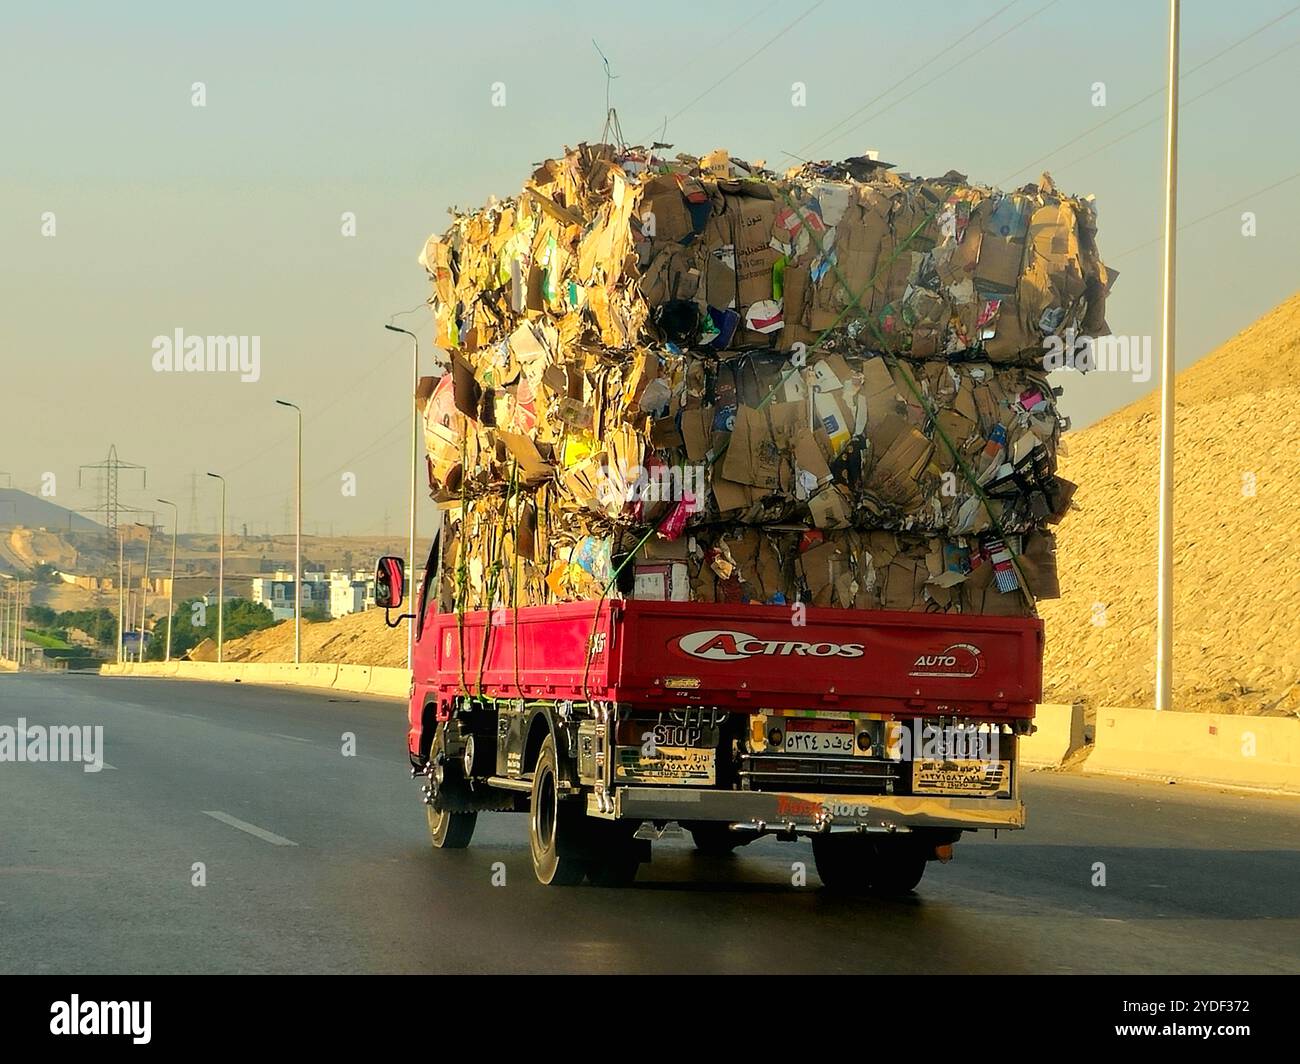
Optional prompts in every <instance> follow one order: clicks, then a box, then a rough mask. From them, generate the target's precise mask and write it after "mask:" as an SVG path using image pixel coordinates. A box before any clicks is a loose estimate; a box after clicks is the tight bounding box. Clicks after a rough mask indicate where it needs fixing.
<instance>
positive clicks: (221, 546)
mask: <svg viewBox="0 0 1300 1064" xmlns="http://www.w3.org/2000/svg"><path fill="white" fill-rule="evenodd" d="M208 476H210V477H211V478H212V479H213V480H219V481H221V534H220V535H219V536H218V537H217V544H218V546H217V664H218V665H220V664H221V651H222V646H223V644H224V643H225V636H226V627H225V618H226V478H225V477H223V476H222V475H221V474H220V473H209V474H208Z"/></svg>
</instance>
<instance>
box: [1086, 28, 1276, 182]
mask: <svg viewBox="0 0 1300 1064" xmlns="http://www.w3.org/2000/svg"><path fill="white" fill-rule="evenodd" d="M1298 44H1300V37H1298V38H1296V39H1295V40H1294V41H1292V42H1291V43H1290V44H1288V45H1285V46H1284V47H1282V48H1279V49H1278V50H1277V51H1276V52H1274V53H1273V54H1272V55H1270V56H1268V57H1266V58H1264V59H1261V60H1260V61H1259V62H1258V63H1256V64H1255V65H1254V66H1248V67H1245V68H1244V69H1242V70H1238V71H1237V72H1236V73H1235V74H1232V75H1230V76H1229V77H1226V78H1224V79H1223V80H1222V81H1219V82H1215V84H1213V85H1211V86H1210V87H1209V88H1207V89H1206V90H1205V91H1204V92H1200V93H1197V94H1196V95H1195V96H1193V97H1192V98H1191V99H1189V100H1186V101H1185V102H1183V103H1182V104H1180V105H1179V107H1178V111H1179V113H1180V114H1181V113H1182V111H1183V109H1184V108H1186V107H1190V106H1191V105H1192V104H1194V103H1195V102H1196V101H1197V100H1203V99H1205V97H1207V96H1209V95H1210V94H1211V93H1214V92H1218V91H1219V90H1220V89H1221V88H1223V86H1225V85H1227V84H1228V83H1229V82H1230V81H1236V80H1237V79H1238V78H1240V77H1245V76H1246V75H1247V74H1253V73H1254V72H1255V71H1257V70H1258V69H1259V68H1260V67H1262V66H1264V65H1265V64H1266V63H1271V62H1272V61H1273V60H1274V59H1276V58H1277V57H1278V56H1280V55H1282V54H1283V53H1284V52H1289V51H1290V50H1291V49H1292V48H1294V47H1295V46H1296V45H1298ZM1162 121H1164V115H1156V117H1155V118H1153V119H1151V120H1150V121H1148V122H1143V123H1142V124H1141V125H1140V126H1134V127H1133V128H1132V129H1130V130H1129V131H1128V132H1127V133H1121V134H1120V135H1119V136H1118V137H1116V138H1115V139H1114V140H1108V141H1107V142H1106V143H1105V144H1103V145H1102V146H1101V147H1099V148H1094V149H1093V150H1092V151H1090V152H1087V153H1085V154H1083V155H1076V156H1075V157H1074V158H1073V159H1071V160H1070V161H1069V162H1067V163H1062V164H1061V165H1062V166H1063V167H1069V166H1073V165H1074V164H1075V163H1080V162H1083V161H1084V160H1085V159H1092V158H1095V157H1096V156H1098V155H1100V154H1101V153H1102V152H1104V151H1109V150H1110V149H1111V148H1113V147H1114V146H1115V145H1116V144H1118V143H1119V142H1120V141H1122V140H1128V138H1129V137H1131V136H1133V134H1134V133H1140V132H1141V131H1142V130H1144V129H1147V128H1149V127H1150V126H1154V125H1155V124H1156V123H1157V122H1162Z"/></svg>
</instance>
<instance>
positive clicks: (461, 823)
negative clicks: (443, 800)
mask: <svg viewBox="0 0 1300 1064" xmlns="http://www.w3.org/2000/svg"><path fill="white" fill-rule="evenodd" d="M425 811H426V813H427V814H428V818H429V839H430V841H432V843H433V846H434V849H436V850H463V849H464V848H465V847H466V846H468V845H469V840H470V839H472V838H473V837H474V825H475V824H476V823H477V822H478V814H477V813H453V812H451V811H450V810H447V809H435V808H434V807H433V806H431V805H429V806H425Z"/></svg>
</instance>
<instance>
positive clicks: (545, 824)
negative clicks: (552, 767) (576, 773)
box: [536, 772, 556, 853]
mask: <svg viewBox="0 0 1300 1064" xmlns="http://www.w3.org/2000/svg"><path fill="white" fill-rule="evenodd" d="M555 806H556V795H555V777H554V776H553V775H551V773H550V772H543V773H542V777H541V779H539V780H538V781H537V813H536V816H537V840H538V842H540V843H541V846H542V849H543V850H544V851H545V852H547V853H549V852H550V851H551V850H552V849H554V847H555V819H556V808H555Z"/></svg>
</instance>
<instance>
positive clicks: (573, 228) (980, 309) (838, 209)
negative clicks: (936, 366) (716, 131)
mask: <svg viewBox="0 0 1300 1064" xmlns="http://www.w3.org/2000/svg"><path fill="white" fill-rule="evenodd" d="M850 163H853V164H854V165H850ZM856 164H857V161H852V160H851V161H849V162H846V163H842V164H836V163H806V164H803V165H802V166H799V167H796V168H794V169H792V170H789V171H787V172H786V173H785V174H780V175H778V174H776V173H774V172H771V171H769V170H766V169H764V168H763V167H762V166H760V165H751V164H749V163H746V162H744V161H743V160H739V159H735V158H732V157H731V156H729V155H728V154H727V153H726V152H715V153H711V154H710V155H709V156H706V157H704V158H696V157H694V156H690V155H686V154H679V155H677V156H676V157H675V158H672V159H669V158H665V157H662V156H659V155H656V154H654V153H653V152H650V151H647V150H645V149H629V150H626V151H617V150H616V149H615V148H613V147H612V146H610V145H603V144H598V145H588V144H581V145H579V146H578V147H577V148H573V149H569V150H567V151H566V152H565V154H564V156H563V158H560V159H551V160H547V161H546V163H544V164H543V165H542V166H541V167H539V168H538V169H537V170H536V171H535V172H534V173H533V175H532V177H531V179H530V180H529V181H528V182H527V183H526V184H525V186H524V189H523V191H522V192H521V194H520V195H519V196H518V197H516V198H513V199H510V200H506V201H503V202H494V203H491V204H490V205H488V206H486V207H484V208H482V209H480V210H478V211H473V212H469V213H462V214H457V215H456V216H455V218H454V221H453V223H452V225H451V227H450V228H449V229H448V230H447V231H446V232H444V233H443V234H442V235H440V236H436V237H431V238H430V239H429V240H428V241H427V242H426V243H425V246H424V249H423V251H422V253H421V255H420V262H421V264H422V265H423V266H424V267H425V269H426V271H427V272H428V274H429V279H430V284H431V296H430V303H431V306H432V307H433V310H434V316H435V320H436V322H437V328H436V332H437V342H438V343H439V344H440V345H442V346H444V347H447V348H452V349H464V350H470V351H482V350H493V349H495V347H496V345H498V344H499V343H500V342H501V341H502V340H504V339H506V338H507V337H509V336H511V335H512V334H513V333H514V332H515V331H516V330H517V328H518V327H519V325H520V324H521V323H522V322H530V323H534V324H537V323H545V324H547V325H548V326H551V327H553V328H554V329H555V330H556V331H557V333H558V334H559V336H560V338H561V340H562V341H563V342H564V343H565V344H570V343H596V344H600V345H604V346H606V347H609V348H614V349H619V350H625V349H628V348H630V347H632V346H635V345H637V344H639V343H644V342H647V341H650V340H668V341H671V342H673V343H678V344H682V345H685V346H699V347H708V348H710V349H712V350H727V349H732V350H735V349H743V348H745V347H748V346H755V345H764V344H767V343H769V342H771V341H772V340H773V339H774V338H780V339H781V340H783V341H784V342H785V343H786V345H787V346H789V345H791V344H793V343H795V342H805V343H807V342H810V337H816V336H817V335H818V334H821V333H822V332H823V331H824V330H830V331H831V332H832V333H834V334H836V335H839V336H842V337H844V338H859V337H861V338H862V339H863V340H864V341H865V342H866V343H868V344H869V345H870V346H872V347H873V348H874V349H876V350H880V351H888V352H891V353H896V354H899V355H902V356H904V357H912V358H917V359H924V358H929V357H934V356H936V355H942V356H952V355H956V354H959V353H963V352H973V353H974V354H975V355H976V356H979V355H981V354H982V355H983V356H984V357H987V358H989V359H992V360H994V361H997V362H1003V363H1015V364H1019V365H1026V366H1028V365H1032V364H1035V363H1039V364H1041V360H1042V357H1043V343H1044V340H1045V339H1047V338H1049V337H1063V336H1064V335H1065V334H1066V331H1067V330H1069V329H1075V330H1076V331H1083V327H1084V325H1085V324H1086V325H1087V326H1088V331H1089V334H1090V335H1103V334H1104V331H1105V318H1104V302H1105V297H1106V295H1107V294H1108V293H1109V291H1110V290H1111V288H1112V287H1113V284H1114V271H1111V270H1108V269H1107V268H1106V267H1105V266H1104V265H1103V263H1102V262H1101V259H1100V257H1099V255H1098V253H1097V249H1096V241H1095V234H1096V215H1095V211H1094V208H1093V205H1092V203H1091V201H1089V200H1085V199H1078V198H1072V197H1068V196H1064V195H1062V194H1060V193H1058V192H1057V190H1056V188H1055V186H1054V185H1053V184H1052V181H1051V179H1050V177H1048V176H1047V175H1043V177H1042V178H1041V179H1040V181H1039V182H1038V183H1037V184H1033V185H1026V186H1025V187H1024V188H1022V189H1019V190H1016V191H1012V192H1002V191H998V190H995V189H992V188H989V187H986V186H981V185H972V184H969V183H968V182H967V181H966V180H965V178H964V177H962V175H960V174H956V173H952V172H950V173H949V174H947V175H945V176H944V177H942V178H934V179H920V178H914V177H911V176H908V175H905V174H898V173H894V172H892V170H891V168H890V166H889V165H888V164H876V163H872V164H871V165H867V166H862V165H856Z"/></svg>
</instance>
